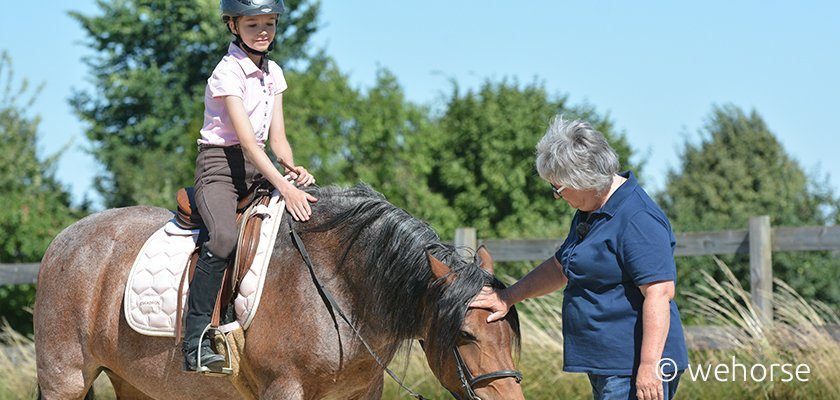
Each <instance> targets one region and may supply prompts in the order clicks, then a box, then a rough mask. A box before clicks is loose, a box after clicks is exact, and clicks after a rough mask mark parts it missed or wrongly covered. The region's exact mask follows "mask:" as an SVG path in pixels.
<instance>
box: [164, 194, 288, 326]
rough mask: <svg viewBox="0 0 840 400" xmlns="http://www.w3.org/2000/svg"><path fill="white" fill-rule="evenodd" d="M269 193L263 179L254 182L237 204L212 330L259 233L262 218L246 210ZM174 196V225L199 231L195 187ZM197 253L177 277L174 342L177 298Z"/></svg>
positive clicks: (248, 263) (179, 314) (244, 269)
mask: <svg viewBox="0 0 840 400" xmlns="http://www.w3.org/2000/svg"><path fill="white" fill-rule="evenodd" d="M273 190H274V187H273V186H272V185H271V183H269V182H268V181H267V180H265V179H261V180H258V181H257V182H255V183H254V184H253V185H251V187H250V188H249V190H248V194H247V195H245V197H243V198H242V199H241V200H239V202H238V203H237V206H236V214H237V215H236V223H237V225H238V227H239V240H238V241H237V247H236V251H235V256H234V257H231V259H230V261H229V262H228V266H227V269H225V274H224V278H222V279H223V283H222V288H221V290H220V291H219V295H218V296H216V306H215V307H214V309H213V317H212V320H211V322H210V325H211V326H212V327H214V328H216V327H218V326H219V324H220V322H221V319H222V315H225V312H226V310H227V306H228V305H229V304H230V302H231V300H232V299H233V296H234V294H235V293H237V292H238V291H239V284H240V282H241V281H242V277H244V276H245V273H246V272H248V269H249V268H251V264H252V263H253V261H254V256H255V254H256V252H257V246H258V245H259V240H260V230H261V228H262V222H263V219H265V216H264V215H263V214H260V213H250V212H249V210H251V209H252V208H253V207H257V206H259V205H264V206H267V205H268V203H269V202H270V201H271V192H272V191H273ZM175 197H176V200H177V204H178V207H177V209H176V211H175V223H176V224H177V225H178V226H179V227H181V228H183V229H188V230H194V229H200V228H201V227H202V226H203V222H202V220H201V215H199V214H198V210H197V208H196V205H195V188H193V187H185V188H181V189H179V190H178V193H177V194H176V196H175ZM246 216H247V217H246ZM199 245H200V243H199ZM198 251H199V247H196V248H195V250H194V251H193V253H192V255H191V256H190V259H189V261H188V263H187V267H186V268H184V273H183V275H181V283H180V284H179V286H178V307H177V311H176V312H177V318H176V322H175V338H176V339H175V340H176V341H177V342H180V341H181V334H182V332H181V330H182V326H181V324H182V321H183V312H184V305H183V304H182V300H181V299H182V298H183V287H184V281H185V279H189V280H192V277H193V275H194V274H195V264H196V261H197V260H198Z"/></svg>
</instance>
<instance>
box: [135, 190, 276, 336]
mask: <svg viewBox="0 0 840 400" xmlns="http://www.w3.org/2000/svg"><path fill="white" fill-rule="evenodd" d="M284 207H285V202H284V201H282V200H281V199H280V194H279V192H277V191H276V190H275V191H274V193H272V195H271V201H270V202H269V204H268V206H258V207H253V208H252V209H250V210H249V212H250V214H249V215H248V216H250V215H254V214H266V218H265V219H264V220H263V223H262V227H261V230H260V242H259V245H258V246H257V253H256V255H255V256H254V263H253V265H251V268H249V269H248V272H247V273H246V274H245V276H244V277H243V278H242V282H241V283H240V286H239V293H237V294H236V299H235V300H234V308H235V309H236V319H237V322H238V323H239V325H241V326H242V327H243V328H244V329H247V328H248V326H249V325H250V324H251V321H252V320H253V318H254V315H255V314H256V312H257V306H259V304H260V294H261V293H262V289H263V284H264V282H265V272H266V270H267V269H268V268H267V267H268V261H269V260H270V259H271V251H272V250H273V249H274V241H275V239H277V232H278V229H279V227H280V220H281V219H282V217H283V214H285V213H284V212H283V209H284ZM197 238H198V231H197V230H196V231H187V230H183V229H181V228H179V227H178V226H177V225H175V223H174V221H169V222H167V223H166V225H164V226H163V227H162V228H160V229H158V230H157V231H156V232H155V233H154V234H152V236H150V237H149V239H148V240H146V243H145V244H144V245H143V248H142V249H141V250H140V253H139V254H138V255H137V258H136V259H135V260H134V265H133V266H132V267H131V272H130V273H129V275H128V282H127V284H126V287H125V297H124V299H123V307H124V308H125V319H126V321H127V322H128V325H129V326H130V327H131V328H132V329H134V330H135V331H137V332H139V333H142V334H144V335H149V336H168V337H175V322H176V318H177V315H176V313H177V308H178V285H179V284H180V283H181V274H183V272H184V269H185V268H186V266H187V261H188V259H189V257H190V254H192V251H193V250H194V249H195V243H196V240H197ZM240 270H241V269H240ZM188 290H189V283H188V282H184V290H183V291H182V293H183V298H182V303H181V304H183V305H184V307H185V308H186V304H187V293H188Z"/></svg>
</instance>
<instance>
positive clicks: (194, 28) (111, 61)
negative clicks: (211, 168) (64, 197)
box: [70, 0, 319, 207]
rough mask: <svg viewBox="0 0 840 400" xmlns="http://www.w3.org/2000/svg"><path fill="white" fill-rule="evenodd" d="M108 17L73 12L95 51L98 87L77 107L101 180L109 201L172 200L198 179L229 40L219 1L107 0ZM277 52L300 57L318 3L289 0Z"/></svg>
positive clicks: (284, 57) (289, 58)
mask: <svg viewBox="0 0 840 400" xmlns="http://www.w3.org/2000/svg"><path fill="white" fill-rule="evenodd" d="M97 4H98V6H99V8H100V11H101V14H98V15H82V14H81V13H78V12H71V13H70V15H71V16H72V17H73V18H75V19H76V20H77V21H78V22H79V23H80V24H81V26H82V28H83V29H84V30H85V32H86V34H87V36H88V43H87V45H88V46H89V47H90V48H91V49H93V50H94V51H95V52H96V55H94V56H93V57H90V58H88V59H87V60H86V63H87V65H88V67H89V68H90V73H91V80H92V81H93V83H94V87H95V88H96V89H93V90H92V91H82V92H77V93H75V94H74V95H73V97H72V99H71V104H72V106H73V108H74V109H75V111H76V113H77V114H78V115H79V117H80V118H81V119H82V120H83V121H84V122H86V123H87V124H88V127H89V128H88V131H87V136H88V138H89V139H90V140H91V142H92V144H93V149H92V152H93V155H94V156H95V157H96V159H97V160H98V161H99V162H100V163H101V164H102V165H103V166H104V169H105V172H104V173H103V174H102V175H100V176H98V177H97V178H96V181H95V185H96V188H97V190H99V191H100V193H101V194H102V196H103V198H104V201H105V205H106V206H108V207H116V206H124V205H131V204H152V205H160V206H171V202H172V200H171V199H172V196H173V194H174V192H175V189H177V187H180V186H183V185H191V184H192V180H193V177H192V174H193V172H192V171H193V164H194V162H195V152H196V144H195V143H196V142H195V141H196V139H197V138H198V131H199V129H200V127H201V124H202V122H203V120H202V118H203V96H204V88H205V85H206V81H207V77H208V76H209V75H210V73H211V72H212V71H213V68H214V67H215V65H216V63H218V62H219V60H220V59H221V58H222V56H224V54H225V53H226V51H227V46H228V43H229V40H230V39H231V38H232V36H231V35H230V33H228V31H227V28H226V27H225V26H224V24H223V23H222V22H221V18H220V17H219V3H218V1H215V0H110V1H109V0H102V1H98V2H97ZM286 4H287V6H288V9H289V12H287V13H285V14H284V15H282V16H281V17H280V23H279V25H278V32H277V41H278V45H277V48H276V49H275V50H274V51H273V52H272V58H274V59H277V60H279V61H280V63H281V65H287V64H286V63H294V62H295V61H299V60H303V59H304V58H305V55H306V50H307V43H308V42H309V39H310V37H311V36H312V34H313V33H314V32H315V29H316V26H317V25H316V17H317V15H318V10H319V3H317V2H314V3H313V2H309V1H306V0H290V1H287V2H286Z"/></svg>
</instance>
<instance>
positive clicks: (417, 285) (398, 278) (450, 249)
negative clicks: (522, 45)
mask: <svg viewBox="0 0 840 400" xmlns="http://www.w3.org/2000/svg"><path fill="white" fill-rule="evenodd" d="M309 191H310V192H311V193H312V194H313V195H314V196H315V197H317V198H318V199H319V200H318V202H317V203H315V205H314V207H315V208H314V210H313V214H314V213H321V212H323V213H325V214H326V216H325V217H324V218H323V219H322V220H320V221H319V222H318V223H317V224H316V225H313V226H308V227H305V226H301V230H302V231H303V232H325V231H335V232H338V234H339V235H340V238H341V243H342V246H343V248H342V249H340V251H341V252H342V254H341V258H340V265H343V266H349V265H352V264H354V263H353V261H355V264H358V265H359V267H358V268H360V269H361V271H360V272H361V274H362V275H361V276H362V280H363V282H364V285H365V288H364V289H363V290H360V291H358V293H359V294H360V296H361V297H362V298H361V301H362V304H363V305H364V306H363V307H359V309H358V310H354V311H355V312H354V316H353V318H354V319H355V320H357V321H363V322H364V323H365V324H366V325H365V326H362V327H361V329H362V330H368V329H381V330H383V331H384V332H385V334H386V335H388V337H391V338H393V339H395V340H394V343H395V344H394V346H392V347H391V348H390V349H389V352H390V353H392V354H393V352H395V351H396V350H397V349H398V347H399V346H400V344H404V341H405V340H406V339H411V338H414V337H416V335H417V334H418V333H419V332H420V331H421V329H422V328H423V326H424V324H425V323H427V322H431V324H432V329H434V333H435V335H431V337H429V338H427V340H428V341H430V344H433V345H435V346H434V348H436V349H438V352H439V354H437V356H436V357H435V358H437V359H438V360H442V359H443V357H445V356H447V354H449V353H448V352H449V351H451V349H452V348H453V346H454V345H455V344H456V342H457V340H458V336H459V333H460V328H461V326H462V325H463V322H464V316H465V314H466V311H467V305H468V303H469V301H470V300H471V299H472V298H473V297H475V295H476V294H477V293H478V292H479V291H480V290H481V288H482V287H483V286H492V287H495V288H502V287H504V285H503V284H502V283H501V282H500V281H498V280H497V279H496V278H494V277H493V276H492V275H491V274H489V273H487V272H486V271H484V270H482V269H481V268H479V264H478V261H477V260H473V261H472V262H467V261H465V260H464V259H462V258H461V257H460V256H459V255H458V253H457V252H456V249H455V247H454V246H451V245H447V244H444V243H441V241H440V237H439V236H438V235H437V234H436V233H435V232H434V230H433V229H432V228H431V227H430V226H429V225H428V224H427V223H425V222H423V221H421V220H419V219H417V218H414V217H413V216H411V215H410V214H409V213H407V212H406V211H405V210H402V209H400V208H398V207H396V206H394V205H393V204H391V203H389V202H388V201H386V200H385V198H384V197H383V196H382V195H381V194H379V193H377V192H376V191H375V190H373V189H372V188H371V187H370V186H367V185H364V184H360V185H356V186H354V187H352V188H347V189H342V188H337V187H324V188H312V189H309ZM427 253H428V254H431V255H433V256H434V257H436V258H437V259H439V260H440V261H442V262H443V263H444V264H446V265H448V266H449V267H450V268H451V270H452V273H453V274H455V276H456V278H455V279H453V280H446V281H445V280H437V281H435V282H434V283H433V284H430V282H432V280H433V276H432V272H431V268H430V266H429V261H428V256H427ZM507 319H508V321H509V322H510V324H511V327H512V328H513V330H514V342H515V343H514V345H515V346H516V347H517V348H518V343H519V321H518V317H517V314H516V310H515V309H514V308H511V311H510V313H509V314H508V317H507ZM373 324H376V325H377V326H371V325H373ZM405 343H407V342H405Z"/></svg>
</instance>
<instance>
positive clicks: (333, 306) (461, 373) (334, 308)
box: [287, 219, 522, 400]
mask: <svg viewBox="0 0 840 400" xmlns="http://www.w3.org/2000/svg"><path fill="white" fill-rule="evenodd" d="M287 221H288V225H289V234H290V235H291V237H292V242H293V243H294V245H295V247H296V248H297V249H298V252H300V256H301V258H303V261H304V263H306V266H307V267H308V268H309V275H310V276H311V277H312V280H313V282H314V283H315V287H316V288H317V289H318V293H319V294H320V295H321V299H322V300H324V302H325V304H326V305H327V306H328V307H329V308H330V314H331V315H332V316H333V321H335V313H336V312H337V313H338V315H339V316H340V317H341V319H343V320H344V322H346V323H347V325H349V326H350V328H351V329H352V330H353V332H354V333H355V334H356V337H358V338H359V341H360V342H362V344H363V345H364V346H365V348H366V349H367V351H368V353H370V355H371V356H372V357H373V359H374V360H375V361H376V363H377V364H379V366H380V367H382V369H384V370H385V372H386V373H388V375H389V376H390V377H391V379H393V380H394V382H396V383H397V384H398V385H400V387H401V388H403V390H405V391H406V392H407V393H408V394H409V395H410V396H411V397H414V398H415V399H417V400H428V399H427V398H426V397H423V395H421V394H419V393H417V392H415V391H413V390H411V389H410V388H408V387H407V386H406V385H405V384H404V383H403V381H402V380H401V379H400V378H399V377H398V376H397V375H396V374H395V373H394V372H393V371H391V369H389V368H388V366H387V365H385V363H383V362H382V359H381V358H380V357H379V355H377V354H376V352H375V351H374V350H373V348H372V347H371V346H370V344H368V342H367V340H365V338H364V337H362V334H361V333H360V332H359V329H357V328H356V326H355V325H353V323H352V322H351V321H350V318H348V317H347V315H346V314H345V313H344V311H343V310H342V309H341V307H339V306H338V302H336V300H335V298H334V297H333V296H332V294H330V292H329V291H328V290H327V288H326V287H325V286H324V284H323V283H322V282H321V280H320V279H319V278H318V275H316V274H315V267H313V266H312V260H311V258H310V257H309V252H307V251H306V246H304V245H303V240H301V238H300V236H299V235H298V233H297V231H295V228H294V225H293V224H292V221H291V219H288V220H287ZM335 323H336V329H338V322H337V321H335ZM421 345H422V341H421ZM452 352H453V353H454V355H455V363H456V366H457V370H458V378H459V380H460V381H461V387H462V388H463V389H464V392H465V393H466V394H467V398H466V400H481V398H480V397H478V395H476V393H475V390H474V389H473V387H474V386H475V385H476V384H477V383H478V382H482V381H486V380H495V379H500V378H514V379H516V383H520V382H522V372H520V371H518V370H507V369H506V370H500V371H496V372H491V373H489V374H483V375H479V376H475V377H474V376H473V375H472V373H471V372H470V369H469V368H468V367H467V364H466V363H465V362H464V359H463V357H461V352H459V351H458V346H455V347H453V349H452ZM450 393H451V392H450ZM452 395H453V396H455V397H456V398H459V397H458V396H457V395H456V394H455V393H452Z"/></svg>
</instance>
